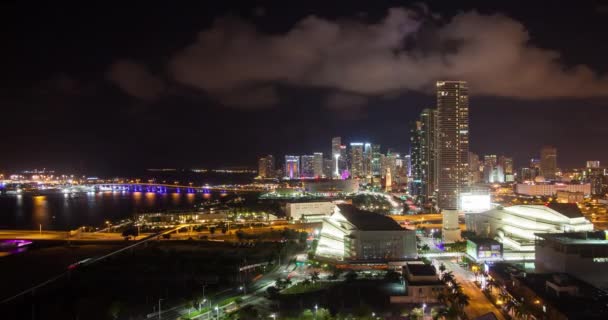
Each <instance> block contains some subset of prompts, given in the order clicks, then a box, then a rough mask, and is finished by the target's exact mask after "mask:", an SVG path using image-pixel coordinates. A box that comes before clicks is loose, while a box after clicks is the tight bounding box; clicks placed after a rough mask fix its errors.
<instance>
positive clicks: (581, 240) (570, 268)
mask: <svg viewBox="0 0 608 320" xmlns="http://www.w3.org/2000/svg"><path fill="white" fill-rule="evenodd" d="M537 237H538V238H537V240H536V243H535V254H536V257H535V267H536V269H537V271H539V272H560V273H567V274H569V275H571V276H574V277H576V278H578V279H581V280H583V281H585V282H588V283H590V284H592V285H594V286H596V287H598V288H602V289H608V233H607V232H606V231H596V232H577V233H545V234H537Z"/></svg>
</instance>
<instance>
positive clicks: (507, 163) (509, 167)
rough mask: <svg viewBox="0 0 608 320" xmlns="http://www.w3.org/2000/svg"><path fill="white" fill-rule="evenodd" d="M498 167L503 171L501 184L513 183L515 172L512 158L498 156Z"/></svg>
mask: <svg viewBox="0 0 608 320" xmlns="http://www.w3.org/2000/svg"><path fill="white" fill-rule="evenodd" d="M498 165H499V166H501V167H502V171H503V177H504V179H503V180H504V181H503V182H513V181H515V171H514V168H513V158H512V157H507V156H500V157H499V158H498Z"/></svg>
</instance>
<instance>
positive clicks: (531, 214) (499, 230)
mask: <svg viewBox="0 0 608 320" xmlns="http://www.w3.org/2000/svg"><path fill="white" fill-rule="evenodd" d="M465 221H466V225H467V230H470V231H473V232H475V233H477V235H478V236H483V237H488V238H495V239H496V240H498V241H500V242H501V243H502V244H503V246H504V248H505V249H510V250H515V251H530V252H533V251H534V240H535V235H534V234H535V233H556V232H577V231H592V230H593V224H592V223H591V222H590V221H589V220H587V219H586V218H585V217H584V216H583V214H582V213H581V211H580V209H579V208H578V207H577V206H576V205H575V204H572V203H550V204H547V205H518V206H511V207H496V208H494V209H492V210H488V211H485V212H482V213H470V214H466V218H465Z"/></svg>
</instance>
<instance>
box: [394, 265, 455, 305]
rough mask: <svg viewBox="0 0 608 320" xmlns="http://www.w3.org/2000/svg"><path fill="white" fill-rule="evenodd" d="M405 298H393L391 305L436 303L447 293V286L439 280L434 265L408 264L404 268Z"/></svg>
mask: <svg viewBox="0 0 608 320" xmlns="http://www.w3.org/2000/svg"><path fill="white" fill-rule="evenodd" d="M403 278H404V280H405V281H404V285H405V289H406V290H405V291H406V292H407V295H405V296H391V298H390V300H391V303H436V302H438V299H437V298H438V296H439V295H440V294H441V293H443V292H445V284H444V283H443V282H442V281H441V280H439V277H438V276H437V271H436V270H435V267H433V266H432V265H428V264H424V263H406V264H405V265H404V266H403Z"/></svg>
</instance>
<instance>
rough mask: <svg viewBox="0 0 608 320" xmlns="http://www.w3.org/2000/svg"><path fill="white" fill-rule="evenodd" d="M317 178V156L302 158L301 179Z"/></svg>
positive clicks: (304, 156)
mask: <svg viewBox="0 0 608 320" xmlns="http://www.w3.org/2000/svg"><path fill="white" fill-rule="evenodd" d="M314 177H315V156H314V155H303V156H301V157H300V178H314Z"/></svg>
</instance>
